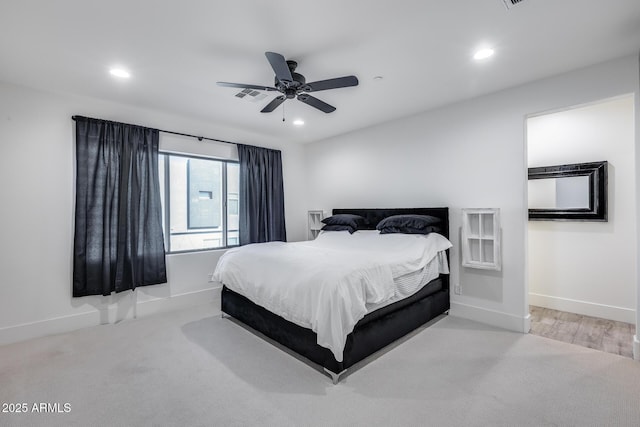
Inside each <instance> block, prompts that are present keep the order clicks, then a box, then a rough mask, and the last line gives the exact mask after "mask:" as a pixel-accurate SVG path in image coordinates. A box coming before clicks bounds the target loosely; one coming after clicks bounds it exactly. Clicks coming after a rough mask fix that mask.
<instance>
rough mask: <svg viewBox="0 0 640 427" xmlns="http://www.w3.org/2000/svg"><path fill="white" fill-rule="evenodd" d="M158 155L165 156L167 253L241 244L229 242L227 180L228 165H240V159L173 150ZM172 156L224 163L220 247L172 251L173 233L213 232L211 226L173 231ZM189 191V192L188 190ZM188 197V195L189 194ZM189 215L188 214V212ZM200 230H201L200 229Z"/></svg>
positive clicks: (181, 252)
mask: <svg viewBox="0 0 640 427" xmlns="http://www.w3.org/2000/svg"><path fill="white" fill-rule="evenodd" d="M158 156H164V161H163V168H164V195H163V200H164V203H163V204H162V211H163V215H164V230H163V231H165V232H164V233H163V237H164V246H165V253H166V254H168V255H173V254H185V253H193V252H206V251H218V250H226V249H230V248H235V247H238V246H240V245H239V244H235V245H230V244H229V230H228V227H227V226H228V224H229V221H228V214H229V207H228V200H227V198H228V188H227V186H228V180H227V165H228V164H236V165H239V164H240V162H239V161H238V160H230V159H222V158H219V157H214V156H204V155H192V154H185V153H175V152H171V151H162V150H160V151H158ZM171 156H173V157H182V158H186V159H198V160H211V161H216V162H220V163H221V164H222V170H221V182H222V194H221V196H220V197H221V198H222V218H221V223H222V226H221V227H220V228H221V229H222V242H223V243H224V245H222V246H219V247H215V248H202V249H186V250H180V251H172V250H171V235H172V234H175V235H181V234H188V235H192V234H193V235H195V234H209V233H211V231H210V230H211V228H207V229H206V230H209V231H202V230H204V229H198V228H189V227H188V228H189V229H190V230H193V231H187V232H178V233H171V206H170V204H171V203H170V201H171V166H170V158H171ZM188 179H189V176H188V175H187V180H188ZM187 193H188V192H187ZM187 198H188V195H187ZM185 203H186V207H187V211H188V210H189V200H185ZM187 215H188V214H187ZM198 230H200V231H198ZM231 231H239V230H231Z"/></svg>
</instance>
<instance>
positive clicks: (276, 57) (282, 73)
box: [264, 52, 293, 83]
mask: <svg viewBox="0 0 640 427" xmlns="http://www.w3.org/2000/svg"><path fill="white" fill-rule="evenodd" d="M264 54H265V56H266V57H267V60H269V64H271V68H273V72H274V73H276V78H277V79H278V80H279V81H281V82H283V83H291V82H292V81H293V77H292V76H291V71H290V70H289V66H288V65H287V61H285V59H284V56H282V55H280V54H279V53H275V52H265V53H264Z"/></svg>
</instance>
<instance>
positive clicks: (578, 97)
mask: <svg viewBox="0 0 640 427" xmlns="http://www.w3.org/2000/svg"><path fill="white" fill-rule="evenodd" d="M638 86H639V83H638V59H637V57H635V56H633V57H625V58H621V59H618V60H614V61H610V62H607V63H603V64H599V65H595V66H592V67H589V68H585V69H581V70H577V71H573V72H570V73H567V74H563V75H559V76H555V77H551V78H548V79H544V80H540V81H537V82H533V83H530V84H527V85H524V86H520V87H516V88H513V89H509V90H505V91H501V92H498V93H494V94H491V95H487V96H483V97H479V98H476V99H472V100H469V101H465V102H461V103H457V104H454V105H450V106H446V107H443V108H440V109H436V110H433V111H428V112H425V113H422V114H419V115H416V116H412V117H407V118H404V119H401V120H396V121H392V122H388V123H383V124H380V125H378V126H375V127H372V128H368V129H363V130H360V131H357V132H353V133H349V134H345V135H341V136H338V137H335V138H331V139H328V140H326V141H321V142H317V143H312V144H309V145H308V146H307V149H306V157H307V162H308V184H309V203H308V206H307V207H308V208H309V209H324V210H326V211H329V210H330V209H332V208H334V207H400V206H404V207H417V206H448V207H449V208H450V219H451V240H452V242H453V243H454V248H453V249H452V251H451V283H452V284H456V283H459V284H460V285H461V290H462V295H452V297H451V304H452V306H451V311H450V313H451V314H452V315H457V316H462V317H467V318H471V319H474V320H478V321H482V322H486V323H489V324H494V325H498V326H501V327H505V328H508V329H512V330H517V331H528V329H529V315H528V301H527V299H528V298H527V283H526V280H527V274H526V234H527V233H526V229H527V208H526V206H527V205H526V203H527V201H526V182H527V165H526V146H525V126H524V124H525V117H526V116H527V115H530V114H532V113H536V112H541V111H550V110H553V109H558V108H562V107H568V106H572V105H577V104H583V103H587V102H591V101H595V100H599V99H604V98H607V97H613V96H618V95H622V94H629V93H634V94H635V95H636V97H637V96H638V92H639V90H638ZM637 120H638V119H637V116H636V121H637ZM636 138H637V137H636ZM636 142H637V139H636ZM464 207H495V208H500V209H501V220H502V256H503V260H502V261H503V268H502V271H500V272H489V271H482V270H474V269H470V268H463V267H461V265H460V250H459V244H460V237H459V234H460V233H459V228H460V220H461V218H460V215H461V213H460V209H461V208H464ZM632 239H635V237H632Z"/></svg>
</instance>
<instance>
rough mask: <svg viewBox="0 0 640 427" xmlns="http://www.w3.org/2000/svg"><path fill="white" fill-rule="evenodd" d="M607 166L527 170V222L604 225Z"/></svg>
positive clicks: (595, 163)
mask: <svg viewBox="0 0 640 427" xmlns="http://www.w3.org/2000/svg"><path fill="white" fill-rule="evenodd" d="M607 185H608V184H607V162H606V161H603V162H592V163H576V164H571V165H558V166H545V167H537V168H529V220H533V221H607Z"/></svg>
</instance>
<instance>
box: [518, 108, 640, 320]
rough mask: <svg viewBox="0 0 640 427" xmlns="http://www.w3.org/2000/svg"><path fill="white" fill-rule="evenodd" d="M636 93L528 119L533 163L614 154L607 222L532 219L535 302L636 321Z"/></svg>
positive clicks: (588, 159)
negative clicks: (634, 96) (634, 95)
mask: <svg viewBox="0 0 640 427" xmlns="http://www.w3.org/2000/svg"><path fill="white" fill-rule="evenodd" d="M634 134H635V132H634V98H633V96H624V97H621V98H616V99H612V100H605V101H602V102H598V103H596V104H591V105H588V106H583V107H579V108H572V109H570V110H566V111H560V112H554V113H550V114H544V115H540V116H536V117H531V118H529V119H528V120H527V147H528V153H529V167H539V166H552V165H561V164H569V163H586V162H595V161H602V160H607V161H608V162H609V165H608V181H609V191H608V217H609V218H608V219H609V220H608V222H582V221H578V222H576V221H570V222H567V221H530V222H529V302H530V303H531V304H533V305H539V306H542V307H548V308H553V309H557V310H563V311H569V312H573V313H579V314H586V315H589V316H595V317H601V318H605V319H612V320H618V321H622V322H629V323H635V309H636V301H635V292H636V242H635V235H636V196H635V156H634V154H635V144H634V142H635V141H634Z"/></svg>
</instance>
